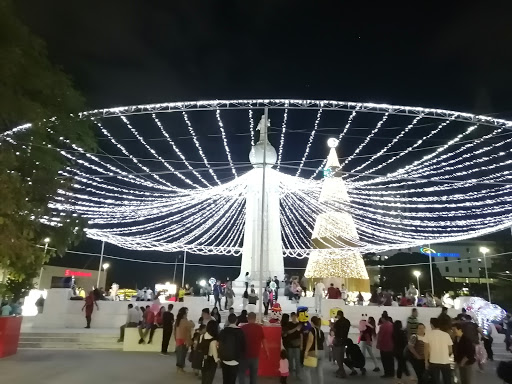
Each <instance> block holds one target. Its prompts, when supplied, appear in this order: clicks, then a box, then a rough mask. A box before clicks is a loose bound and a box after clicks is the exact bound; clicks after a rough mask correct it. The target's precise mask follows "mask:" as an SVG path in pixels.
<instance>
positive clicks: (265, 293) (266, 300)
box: [261, 288, 270, 316]
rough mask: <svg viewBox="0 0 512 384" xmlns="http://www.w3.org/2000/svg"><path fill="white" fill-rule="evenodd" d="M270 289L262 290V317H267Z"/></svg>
mask: <svg viewBox="0 0 512 384" xmlns="http://www.w3.org/2000/svg"><path fill="white" fill-rule="evenodd" d="M269 289H270V288H265V289H264V290H263V295H262V297H261V300H263V307H265V312H263V316H268V307H269V306H270V296H269V293H268V291H269Z"/></svg>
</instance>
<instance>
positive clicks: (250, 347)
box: [238, 312, 268, 384]
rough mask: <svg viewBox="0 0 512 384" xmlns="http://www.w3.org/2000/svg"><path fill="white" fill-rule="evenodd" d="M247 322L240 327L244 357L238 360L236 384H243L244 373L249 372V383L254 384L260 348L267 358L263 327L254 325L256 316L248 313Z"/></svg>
mask: <svg viewBox="0 0 512 384" xmlns="http://www.w3.org/2000/svg"><path fill="white" fill-rule="evenodd" d="M247 320H248V324H246V325H244V326H243V327H242V332H243V333H244V336H245V342H246V348H245V355H244V357H243V358H242V359H241V360H240V365H239V371H238V383H239V384H245V373H246V372H247V371H249V383H250V384H256V381H257V377H258V366H259V359H260V351H261V348H263V350H264V351H265V354H266V356H267V358H268V349H267V341H266V340H265V335H264V334H263V327H262V326H261V325H260V324H256V314H255V313H254V312H249V314H248V315H247Z"/></svg>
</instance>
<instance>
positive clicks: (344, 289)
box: [339, 284, 348, 303]
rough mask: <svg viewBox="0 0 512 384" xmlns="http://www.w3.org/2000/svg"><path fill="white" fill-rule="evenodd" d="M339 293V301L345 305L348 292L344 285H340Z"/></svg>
mask: <svg viewBox="0 0 512 384" xmlns="http://www.w3.org/2000/svg"><path fill="white" fill-rule="evenodd" d="M340 293H341V295H340V297H339V299H341V300H343V301H344V302H345V303H346V302H347V297H348V291H347V288H345V284H341V289H340Z"/></svg>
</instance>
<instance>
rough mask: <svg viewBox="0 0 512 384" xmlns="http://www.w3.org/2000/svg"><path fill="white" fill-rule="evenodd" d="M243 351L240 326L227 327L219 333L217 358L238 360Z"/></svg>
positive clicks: (243, 339) (243, 340) (243, 342)
mask: <svg viewBox="0 0 512 384" xmlns="http://www.w3.org/2000/svg"><path fill="white" fill-rule="evenodd" d="M244 353H245V338H244V335H243V332H242V330H241V329H240V328H232V327H227V328H225V329H223V330H222V331H221V333H220V334H219V358H220V359H221V360H222V361H232V360H235V361H239V360H240V358H241V357H242V356H243V354H244Z"/></svg>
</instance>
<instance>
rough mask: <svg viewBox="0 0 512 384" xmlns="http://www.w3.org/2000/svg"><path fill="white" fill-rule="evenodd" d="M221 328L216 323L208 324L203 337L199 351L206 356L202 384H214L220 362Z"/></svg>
mask: <svg viewBox="0 0 512 384" xmlns="http://www.w3.org/2000/svg"><path fill="white" fill-rule="evenodd" d="M218 332H219V327H218V325H217V324H215V322H214V321H210V322H208V324H206V333H205V334H204V335H202V336H201V341H200V342H199V346H198V350H199V351H200V352H201V353H203V354H204V360H203V367H202V368H201V384H212V383H213V379H214V378H215V372H216V371H217V365H218V362H219V355H218V341H217V339H218Z"/></svg>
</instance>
